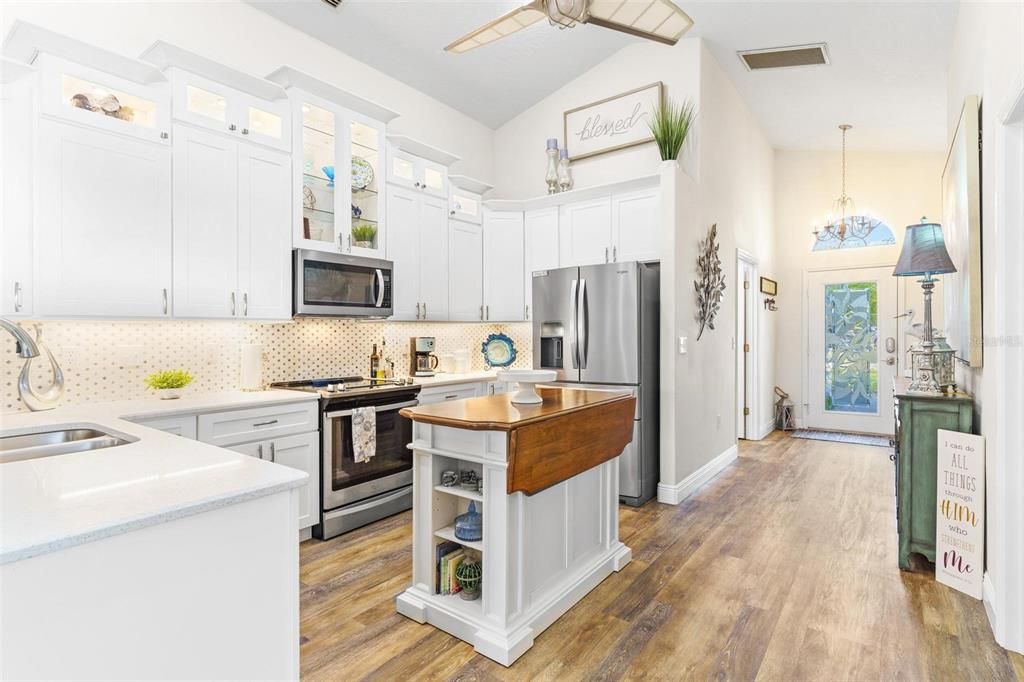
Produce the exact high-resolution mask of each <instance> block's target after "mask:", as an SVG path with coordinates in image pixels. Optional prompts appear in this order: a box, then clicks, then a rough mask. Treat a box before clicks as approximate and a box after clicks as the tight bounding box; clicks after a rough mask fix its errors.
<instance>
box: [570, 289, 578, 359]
mask: <svg viewBox="0 0 1024 682" xmlns="http://www.w3.org/2000/svg"><path fill="white" fill-rule="evenodd" d="M578 286H579V281H577V280H575V279H574V280H573V281H572V286H571V287H569V305H570V306H572V314H570V315H569V353H570V357H571V358H572V368H573V369H579V344H577V343H576V320H577V314H576V312H577V310H579V305H578V304H577V301H576V293H577V287H578Z"/></svg>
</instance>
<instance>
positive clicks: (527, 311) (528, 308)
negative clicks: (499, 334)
mask: <svg viewBox="0 0 1024 682" xmlns="http://www.w3.org/2000/svg"><path fill="white" fill-rule="evenodd" d="M523 319H524V320H528V319H530V304H529V303H527V304H526V314H525V315H523Z"/></svg>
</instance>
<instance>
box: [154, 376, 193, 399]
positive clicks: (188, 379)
mask: <svg viewBox="0 0 1024 682" xmlns="http://www.w3.org/2000/svg"><path fill="white" fill-rule="evenodd" d="M191 383H192V375H191V374H189V373H188V372H187V371H186V370H183V369H168V370H164V371H162V372H157V373H155V374H150V375H149V376H148V377H146V385H147V386H149V387H150V388H151V389H153V390H154V391H156V394H157V395H158V396H160V399H161V400H174V399H175V398H180V397H181V391H182V389H183V388H185V387H186V386H188V385H189V384H191Z"/></svg>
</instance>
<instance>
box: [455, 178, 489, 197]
mask: <svg viewBox="0 0 1024 682" xmlns="http://www.w3.org/2000/svg"><path fill="white" fill-rule="evenodd" d="M448 180H449V181H450V182H451V183H452V184H453V185H455V186H456V187H458V188H459V189H461V190H465V191H467V192H474V193H476V194H486V193H487V192H490V191H491V190H492V189H494V185H492V184H490V183H489V182H484V181H483V180H477V179H476V178H471V177H469V176H468V175H455V174H453V173H449V174H448Z"/></svg>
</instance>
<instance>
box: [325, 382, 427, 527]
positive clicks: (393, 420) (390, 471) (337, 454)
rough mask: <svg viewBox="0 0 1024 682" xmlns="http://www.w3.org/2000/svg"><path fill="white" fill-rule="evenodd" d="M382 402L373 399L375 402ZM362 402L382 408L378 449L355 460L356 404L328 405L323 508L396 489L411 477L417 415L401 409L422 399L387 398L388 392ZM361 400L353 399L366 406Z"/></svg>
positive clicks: (407, 482) (378, 423)
mask: <svg viewBox="0 0 1024 682" xmlns="http://www.w3.org/2000/svg"><path fill="white" fill-rule="evenodd" d="M380 401H383V404H378V405H374V404H373V403H374V402H380ZM359 403H362V405H366V406H372V407H374V409H375V410H376V412H377V416H376V418H377V453H376V454H375V455H374V456H373V457H371V458H370V459H369V461H366V462H356V461H355V456H354V451H353V446H352V409H351V408H349V407H340V406H339V407H335V408H331V407H330V406H328V408H327V409H326V410H325V412H324V423H323V434H324V435H323V456H322V457H321V460H322V464H323V500H324V505H323V507H324V510H330V509H335V508H337V507H340V506H342V505H346V504H351V503H353V502H358V501H359V500H363V499H366V498H368V497H372V496H374V495H378V494H380V493H384V492H388V491H389V490H394V489H395V488H398V487H401V486H403V485H409V484H411V483H412V451H411V450H410V449H409V448H408V447H407V446H408V445H409V443H411V442H412V421H411V420H409V419H406V418H405V417H403V416H401V415H399V414H398V411H399V410H401V409H402V408H403V407H412V406H413V405H417V404H419V401H417V400H415V399H412V400H402V401H400V402H387V398H386V397H385V396H381V397H376V398H366V399H364V400H360V401H359ZM362 405H360V404H356V405H353V407H356V406H362Z"/></svg>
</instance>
